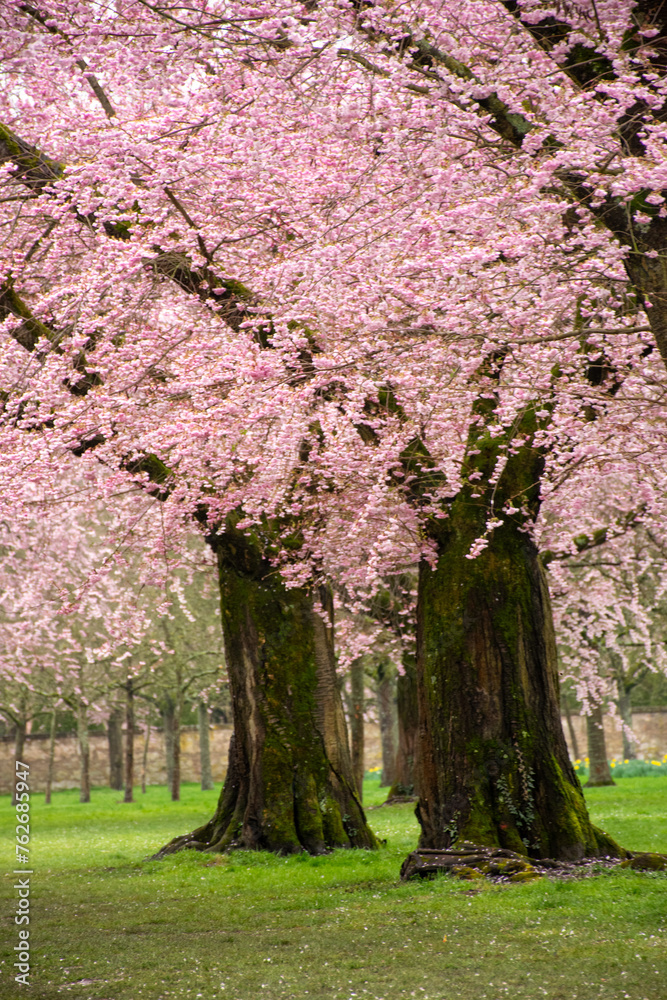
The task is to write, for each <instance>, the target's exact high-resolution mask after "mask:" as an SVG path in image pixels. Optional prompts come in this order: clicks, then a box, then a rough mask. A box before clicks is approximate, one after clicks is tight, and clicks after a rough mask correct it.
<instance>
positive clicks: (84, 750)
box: [76, 704, 90, 802]
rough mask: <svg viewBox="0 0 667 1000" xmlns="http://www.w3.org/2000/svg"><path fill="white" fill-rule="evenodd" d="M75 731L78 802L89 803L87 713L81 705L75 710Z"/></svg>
mask: <svg viewBox="0 0 667 1000" xmlns="http://www.w3.org/2000/svg"><path fill="white" fill-rule="evenodd" d="M76 730H77V736H78V739H79V752H80V754H81V782H80V785H81V787H80V789H79V802H90V740H89V738H88V712H87V711H86V706H85V705H83V704H80V705H79V707H78V710H77V714H76Z"/></svg>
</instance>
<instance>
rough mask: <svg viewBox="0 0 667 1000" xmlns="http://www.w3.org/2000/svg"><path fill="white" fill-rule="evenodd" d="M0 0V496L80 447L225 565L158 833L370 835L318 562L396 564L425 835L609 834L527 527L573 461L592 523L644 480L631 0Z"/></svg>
mask: <svg viewBox="0 0 667 1000" xmlns="http://www.w3.org/2000/svg"><path fill="white" fill-rule="evenodd" d="M568 10H569V8H568ZM2 16H3V17H4V19H5V21H4V29H5V30H4V32H3V38H4V42H3V45H4V53H3V55H4V61H3V66H4V67H5V68H4V73H5V75H6V80H7V84H8V86H7V88H6V96H5V97H4V98H3V105H2V118H3V120H4V121H5V122H6V126H4V130H3V131H2V135H1V136H0V145H1V149H2V153H3V157H4V158H5V168H4V180H5V189H6V191H7V199H6V200H5V201H3V203H2V212H3V224H4V229H3V231H4V232H5V233H6V234H7V237H6V239H7V253H6V261H7V263H6V268H5V273H4V284H3V286H2V296H1V297H0V314H1V316H2V318H3V319H4V324H3V335H4V340H3V361H2V365H3V367H2V379H3V384H5V385H7V386H8V388H7V389H6V390H5V392H6V396H7V398H6V400H5V420H4V424H3V429H2V433H3V452H4V454H5V456H6V458H5V459H4V464H3V468H2V470H0V472H1V474H2V476H3V482H4V481H5V480H6V482H7V483H8V485H9V484H13V485H12V490H11V491H8V493H7V496H8V497H9V500H8V503H9V502H10V500H13V498H15V497H16V495H17V494H18V495H19V496H20V493H21V490H22V489H23V483H24V482H25V481H26V480H28V481H31V482H39V483H41V484H43V485H46V484H49V483H52V481H53V478H54V476H55V475H56V474H57V473H56V471H55V470H57V468H58V463H59V462H61V461H62V459H63V456H64V455H66V454H68V453H69V454H71V453H72V452H74V453H75V454H77V455H79V456H80V457H81V459H82V463H83V464H84V465H87V464H88V463H102V464H104V465H105V466H106V467H108V468H110V469H112V470H115V472H116V473H117V474H118V475H119V477H120V476H121V475H122V476H124V477H126V479H127V480H128V481H132V482H135V483H139V484H140V485H142V486H143V487H144V488H145V490H146V491H147V495H148V497H149V498H151V499H153V500H158V499H159V500H160V501H161V504H162V515H161V517H162V520H163V523H164V524H165V525H167V526H168V530H171V528H170V527H169V526H171V525H174V526H176V525H178V524H181V523H182V520H183V518H184V516H189V517H194V518H195V519H196V520H198V521H199V523H200V524H201V525H202V526H203V529H204V530H205V532H206V533H207V537H208V538H209V539H210V541H211V543H212V545H213V546H214V548H215V550H216V553H217V558H218V562H219V573H220V585H221V592H222V595H223V623H224V630H225V644H226V653H227V662H228V667H229V671H230V681H231V687H232V694H233V703H234V712H235V720H234V721H235V739H234V741H233V747H232V752H231V757H230V768H229V778H228V781H227V783H226V786H225V791H224V793H223V799H222V800H221V804H220V806H219V809H218V812H217V813H216V816H215V817H214V820H213V821H212V822H211V823H210V824H208V825H207V826H205V827H203V828H202V829H201V830H199V831H196V832H195V834H194V835H192V836H190V837H189V838H185V839H184V840H182V841H179V844H178V845H175V846H181V845H182V844H185V843H187V844H190V845H192V846H201V847H210V846H217V847H225V846H227V845H228V844H231V843H242V844H245V845H247V846H267V847H270V848H273V849H279V850H288V849H297V848H298V847H300V846H305V847H306V848H307V849H310V850H319V849H322V847H323V846H326V845H333V844H338V843H358V844H365V845H370V844H372V843H373V838H372V835H371V834H370V831H368V830H367V827H366V825H365V820H364V818H363V813H362V812H361V810H360V805H359V802H358V799H357V798H356V796H355V793H354V784H353V779H352V772H351V766H350V762H349V752H348V750H347V743H346V739H345V737H344V735H343V733H344V729H343V716H342V706H341V705H340V699H339V698H337V696H336V694H335V693H334V692H335V673H334V665H333V651H332V641H331V619H330V613H331V598H330V594H329V592H328V590H327V584H328V581H329V579H330V578H332V577H336V578H337V579H338V580H340V581H342V583H343V584H344V586H345V587H346V588H347V589H348V590H353V589H358V590H359V592H360V593H362V594H364V593H365V594H372V593H373V592H374V590H376V589H377V587H378V585H379V581H381V580H382V579H384V578H386V576H387V575H388V574H391V573H396V572H400V570H401V569H402V568H405V567H406V566H410V565H414V563H415V562H416V561H417V560H419V561H420V570H419V596H418V602H417V656H416V679H417V691H418V703H419V715H420V748H419V754H418V785H419V789H420V796H421V798H420V803H419V809H418V814H419V818H420V822H421V824H422V843H423V845H424V846H438V847H440V846H447V845H448V844H450V843H452V842H454V841H455V840H456V839H466V838H467V839H474V840H478V841H481V842H484V843H487V842H488V843H494V844H501V845H503V846H508V847H513V848H516V849H518V850H522V851H526V850H530V851H532V852H535V853H537V854H542V855H545V854H546V855H559V856H580V855H581V854H583V853H589V854H591V853H592V854H595V853H598V852H601V851H602V852H605V851H609V850H615V846H614V845H613V844H612V843H610V841H609V840H608V839H607V838H605V837H604V836H603V835H602V834H601V833H599V832H598V831H595V830H594V828H593V827H592V826H591V825H590V822H589V820H588V817H587V814H586V811H585V806H584V803H583V798H582V796H581V792H580V789H579V786H578V782H577V779H576V775H575V774H574V772H573V770H572V768H571V765H570V763H569V760H568V758H567V752H566V747H565V742H564V738H563V736H562V731H561V727H560V719H559V712H558V696H557V672H556V659H555V643H554V638H553V628H552V623H551V609H550V603H549V596H548V590H547V586H546V582H545V578H544V571H543V568H542V565H541V563H540V560H539V557H538V546H537V541H538V538H539V528H538V529H537V531H536V524H537V525H539V520H538V519H539V518H543V519H545V521H546V522H547V523H549V525H550V527H551V529H552V531H553V532H554V533H555V534H556V535H557V536H558V538H557V541H556V542H555V543H554V544H557V545H562V546H564V545H566V544H568V543H567V542H566V541H564V540H563V533H564V534H565V535H566V536H567V537H569V538H571V537H572V525H573V524H574V525H577V527H575V534H576V531H577V530H580V529H578V525H579V522H581V521H582V520H583V519H584V518H585V517H590V516H591V510H592V508H591V504H592V502H593V501H594V497H595V491H596V489H597V488H598V486H599V483H600V482H601V481H604V482H605V484H607V485H609V484H613V488H614V489H617V491H618V493H619V504H618V506H619V512H620V513H619V515H618V517H619V518H620V521H621V522H622V521H624V520H626V521H627V520H628V519H632V517H633V516H635V515H636V514H638V511H639V508H640V507H641V516H642V517H651V516H652V512H653V511H655V510H657V509H658V508H659V506H660V502H661V501H660V498H661V496H662V495H663V493H664V482H663V481H662V477H661V474H660V463H659V462H658V461H657V456H661V455H663V454H664V442H663V438H662V434H661V430H660V428H661V421H662V420H663V409H662V408H663V402H662V395H663V388H664V378H665V372H664V366H662V364H661V362H660V359H659V357H658V356H657V352H655V351H654V344H655V345H657V347H658V348H659V350H660V351H661V352H662V354H663V356H667V352H666V351H665V350H664V339H665V336H664V329H663V328H664V315H663V313H664V311H665V310H664V309H663V304H662V303H663V298H665V302H667V297H665V289H664V287H663V286H664V280H665V279H664V275H663V269H662V264H661V258H660V247H661V245H662V243H661V232H662V227H663V226H664V222H663V218H664V209H663V207H662V199H663V195H662V194H661V193H660V192H661V190H662V186H663V179H662V172H663V170H664V154H663V146H662V144H663V141H664V138H663V133H664V125H663V123H662V121H661V117H660V108H661V107H662V102H663V97H662V88H663V84H664V81H663V76H662V68H661V58H662V56H661V48H660V44H659V43H654V44H653V47H652V43H651V37H652V36H654V35H655V33H656V31H657V32H658V33H659V32H660V30H661V24H660V22H659V18H660V17H661V16H662V15H661V13H660V10H659V9H657V8H654V7H653V6H652V5H651V4H648V3H639V4H636V5H631V4H623V3H620V2H619V3H618V4H616V3H610V4H607V5H605V6H604V10H603V11H602V13H601V14H600V13H599V12H598V13H596V12H595V11H594V10H593V8H591V9H590V10H589V9H588V6H587V5H586V4H582V5H576V6H573V7H572V10H569V13H568V14H567V15H561V14H560V13H559V12H556V11H554V10H552V8H551V6H550V5H548V4H541V3H533V2H530V3H528V2H526V3H524V4H517V5H515V4H509V3H507V4H503V3H500V2H497V0H488V2H483V3H479V2H477V0H476V2H475V3H472V2H466V3H463V4H461V3H457V4H450V3H445V4H438V5H435V4H433V3H431V2H426V0H424V2H421V3H416V4H414V5H412V6H411V8H410V11H409V13H408V12H406V11H405V10H404V9H403V8H395V7H394V6H392V5H386V4H380V3H378V4H364V5H357V4H354V3H353V4H349V5H343V6H341V5H340V4H336V3H322V4H318V5H317V6H316V7H315V8H312V7H311V6H310V5H302V4H297V3H294V4H292V3H285V4H283V5H281V7H280V9H279V11H276V8H275V5H269V6H267V8H266V9H265V8H263V7H261V6H260V7H259V8H257V9H256V10H253V12H252V13H251V14H249V13H248V11H247V10H246V9H245V8H244V7H242V6H239V7H238V8H237V7H236V6H235V5H234V4H232V5H229V4H225V5H224V6H223V5H219V4H217V3H213V2H211V3H206V4H204V3H203V2H202V3H201V4H194V5H189V6H188V7H183V8H182V9H181V8H175V9H172V8H170V10H169V11H166V10H164V9H162V8H161V7H159V6H158V5H153V6H150V5H146V4H136V3H127V4H123V5H116V7H114V8H113V10H107V9H104V10H102V9H98V8H97V7H88V6H87V5H80V4H75V3H72V2H64V0H62V2H49V3H48V4H47V3H44V4H40V5H39V7H34V8H33V7H32V6H30V5H25V4H19V3H18V2H17V3H9V4H7V5H6V10H5V12H4V13H3V15H2ZM563 17H565V20H564V19H563ZM28 68H29V71H27V69H28ZM44 135H47V136H48V148H46V147H45V148H42V147H41V145H40V138H41V137H42V136H44ZM649 328H650V330H649ZM28 443H29V447H28ZM649 455H650V456H652V461H651V463H650V464H649ZM646 473H648V475H647V476H645V474H646ZM640 483H641V486H640V485H639V484H640ZM151 491H152V492H151ZM638 494H641V498H640V501H639V503H638ZM605 528H609V526H606V525H601V526H599V527H598V528H597V529H595V530H603V529H605ZM612 529H613V525H612V526H611V528H609V530H612ZM174 530H176V528H175V527H174ZM568 532H569V535H568ZM550 544H551V543H550ZM297 677H298V679H299V684H298V685H297V684H296V679H297ZM443 716H447V717H448V718H449V719H451V720H453V722H452V725H451V726H449V727H448V728H447V729H445V728H444V727H443V726H442V718H443ZM290 719H291V720H294V721H293V723H290V724H289V725H288V722H289V720H290ZM313 719H316V720H317V724H316V727H315V729H314V728H313ZM286 733H288V734H289V735H287V736H286V735H285V734H286ZM314 733H316V734H317V738H316V739H315V738H314V736H313V734H314ZM251 734H255V735H254V736H252V735H251ZM300 762H306V763H300ZM285 774H290V775H292V774H295V775H296V778H295V779H294V780H292V779H290V780H291V787H290V788H289V789H288V788H287V787H286V784H285V783H284V782H283V781H282V780H281V778H280V777H279V776H280V775H285ZM341 776H342V777H341ZM273 782H275V783H276V784H277V785H278V786H279V788H280V791H279V793H278V792H277V793H275V795H269V794H268V789H269V788H270V787H272V783H273ZM321 802H325V803H326V805H325V806H321V804H320V803H321ZM343 816H348V817H352V819H351V820H348V821H347V828H345V825H344V823H343V820H342V817H343ZM352 831H355V832H354V833H353V832H352Z"/></svg>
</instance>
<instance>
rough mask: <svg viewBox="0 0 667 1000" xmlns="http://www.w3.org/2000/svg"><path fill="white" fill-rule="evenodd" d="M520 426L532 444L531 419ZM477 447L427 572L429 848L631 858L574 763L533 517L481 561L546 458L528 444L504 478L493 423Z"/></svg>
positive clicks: (509, 529) (424, 699)
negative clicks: (594, 820) (460, 845)
mask: <svg viewBox="0 0 667 1000" xmlns="http://www.w3.org/2000/svg"><path fill="white" fill-rule="evenodd" d="M485 405H486V403H485V402H482V404H480V407H481V408H483V407H484V406H485ZM481 408H480V414H479V415H480V416H482V417H483V416H484V414H483V413H482V412H481ZM488 408H489V411H490V413H491V412H492V404H490V403H489V404H488ZM519 430H520V431H521V432H522V433H524V434H526V435H527V440H528V442H529V440H530V438H529V434H530V433H531V432H532V431H533V430H534V420H533V418H532V416H531V415H530V414H528V415H527V416H526V417H524V426H522V427H521V428H519ZM470 445H471V447H470V451H469V456H470V458H469V461H468V464H467V466H466V468H465V470H464V471H465V472H466V473H467V474H468V476H470V473H472V472H476V473H478V475H477V476H474V477H471V478H469V480H468V485H466V486H464V488H463V489H462V490H461V491H460V493H459V494H458V496H457V497H456V499H455V500H454V501H453V503H452V506H451V508H450V511H449V514H450V516H449V518H448V519H447V520H444V521H439V522H438V523H437V524H434V525H433V526H432V536H433V537H434V539H435V540H436V541H437V544H438V561H437V565H436V566H435V568H433V569H432V568H431V567H430V566H429V565H427V564H426V563H424V564H423V565H422V567H421V571H420V581H419V599H418V610H417V620H418V625H417V680H418V699H419V717H420V752H419V759H418V781H419V790H420V800H419V803H418V806H417V816H418V818H419V821H420V823H421V827H422V833H421V840H420V846H422V847H431V848H444V847H449V846H450V845H451V844H455V843H456V842H457V841H459V842H460V841H463V840H466V841H472V842H474V843H478V844H484V845H488V846H492V847H500V848H508V849H510V850H513V851H517V852H520V853H524V854H529V855H531V856H533V857H552V858H563V859H571V860H574V859H578V858H581V857H584V856H598V855H600V854H616V855H618V854H621V853H622V851H621V849H620V848H619V847H618V846H617V845H616V844H614V842H613V841H612V840H611V838H608V837H606V835H604V834H602V832H601V831H596V829H595V828H594V827H593V825H592V824H591V822H590V819H589V817H588V813H587V810H586V805H585V802H584V798H583V793H582V791H581V787H580V785H579V781H578V779H577V776H576V774H575V772H574V769H573V767H572V765H571V763H570V760H569V756H568V752H567V747H566V743H565V738H564V735H563V731H562V727H561V721H560V708H559V691H558V675H557V666H556V648H555V638H554V633H553V622H552V613H551V606H550V601H549V594H548V588H547V584H546V580H545V575H544V571H543V569H542V566H541V565H540V563H539V560H538V554H537V550H536V548H535V545H534V543H533V542H532V540H531V537H530V534H529V532H527V531H526V530H525V528H526V524H525V514H524V515H523V517H522V516H521V515H519V518H520V519H518V520H513V519H512V518H511V517H505V518H504V519H503V521H502V524H501V525H500V526H498V527H496V528H495V530H494V531H492V532H491V533H490V534H489V535H488V536H487V537H488V545H487V547H486V548H485V549H484V551H482V552H481V554H480V555H478V556H477V558H475V559H471V558H469V556H470V550H471V547H472V546H473V543H474V542H475V540H476V539H478V538H479V537H480V536H482V535H484V534H485V529H486V521H487V519H488V517H489V514H490V510H494V509H496V510H500V509H502V507H503V505H504V504H505V502H506V501H511V502H512V506H513V507H515V508H519V507H521V508H523V510H524V511H526V512H528V513H530V512H531V511H533V512H534V511H535V510H536V507H537V502H538V499H537V493H538V488H539V480H540V475H541V471H542V456H541V454H540V452H539V451H538V450H536V449H534V448H532V447H530V444H529V443H527V444H524V445H523V447H521V448H520V449H517V450H516V452H515V453H514V454H512V455H511V456H510V457H509V459H508V461H507V463H506V465H505V468H504V471H503V473H502V475H501V476H500V478H499V481H498V482H497V483H495V484H494V483H493V482H492V473H493V470H494V468H495V467H496V460H497V457H498V452H499V440H498V438H492V437H491V436H490V435H489V434H488V432H487V431H486V429H485V427H484V422H483V421H481V422H480V423H479V424H478V425H476V427H475V429H474V432H471V441H470ZM473 445H474V447H473Z"/></svg>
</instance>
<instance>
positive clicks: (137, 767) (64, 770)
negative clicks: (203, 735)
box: [0, 726, 232, 794]
mask: <svg viewBox="0 0 667 1000" xmlns="http://www.w3.org/2000/svg"><path fill="white" fill-rule="evenodd" d="M231 734H232V727H231V726H213V727H211V730H210V739H211V766H212V771H213V780H214V781H219V782H221V781H222V780H223V778H224V777H225V772H226V770H227V751H228V748H229V740H230V737H231ZM143 756H144V735H143V733H141V734H139V735H137V737H136V738H135V741H134V775H135V781H136V784H137V785H139V784H140V783H141V769H142V763H143ZM24 757H25V763H27V764H29V765H30V788H31V790H32V791H34V792H43V791H44V786H45V784H46V774H47V768H48V757H49V738H48V736H28V737H27V738H26V745H25V753H24ZM13 760H14V741H13V740H11V739H9V738H8V737H3V738H2V739H1V740H0V793H4V794H6V793H8V792H10V791H11V788H10V781H11V774H12V771H13ZM80 760H81V759H80V756H79V747H78V741H77V739H76V736H61V737H59V738H58V739H57V740H56V745H55V758H54V775H53V786H52V787H53V789H54V791H56V790H57V789H59V788H78V787H79V774H80V768H81V763H80ZM200 778H201V771H200V767H199V732H198V729H197V727H196V726H184V727H183V729H182V730H181V780H182V781H199V780H200ZM146 779H147V783H148V784H149V785H164V784H166V782H167V767H166V762H165V752H164V736H163V733H162V732H161V730H151V734H150V739H149V741H148V757H147V761H146ZM90 781H91V784H92V785H108V784H109V744H108V742H107V737H106V734H105V733H93V734H91V736H90Z"/></svg>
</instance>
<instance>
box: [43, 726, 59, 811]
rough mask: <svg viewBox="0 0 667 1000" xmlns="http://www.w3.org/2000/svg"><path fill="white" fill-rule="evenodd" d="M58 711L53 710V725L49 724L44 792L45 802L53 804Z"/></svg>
mask: <svg viewBox="0 0 667 1000" xmlns="http://www.w3.org/2000/svg"><path fill="white" fill-rule="evenodd" d="M57 715H58V712H57V710H56V709H55V708H54V709H53V711H52V712H51V725H50V726H49V762H48V765H47V769H46V791H45V794H44V804H45V805H47V806H48V805H51V788H52V786H53V764H54V761H55V756H56V721H57Z"/></svg>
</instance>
